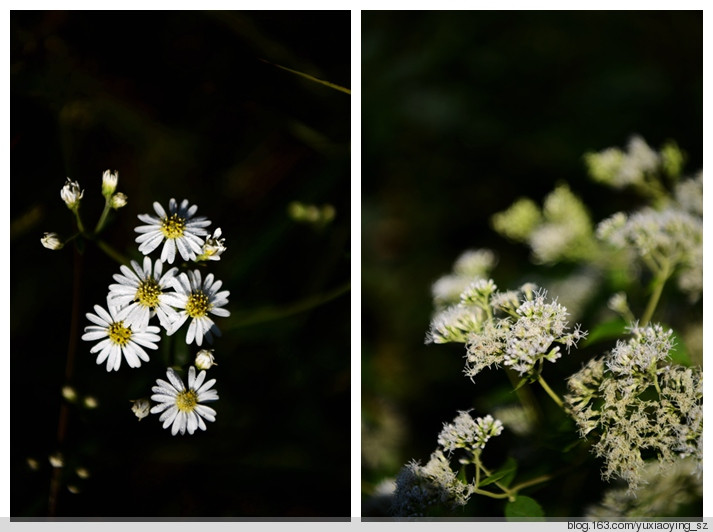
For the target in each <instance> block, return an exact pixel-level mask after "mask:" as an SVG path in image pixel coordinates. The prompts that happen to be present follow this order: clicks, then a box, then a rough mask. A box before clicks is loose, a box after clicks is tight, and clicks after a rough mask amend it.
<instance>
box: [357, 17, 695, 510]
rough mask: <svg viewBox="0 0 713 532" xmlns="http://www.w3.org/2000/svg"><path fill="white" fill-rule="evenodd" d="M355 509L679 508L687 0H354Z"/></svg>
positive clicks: (690, 308) (686, 496) (685, 373)
mask: <svg viewBox="0 0 713 532" xmlns="http://www.w3.org/2000/svg"><path fill="white" fill-rule="evenodd" d="M361 31H362V38H361V88H362V102H361V121H362V122H361V134H362V138H361V142H362V148H361V156H362V158H361V186H362V197H361V201H362V211H361V231H362V271H361V273H362V281H361V283H362V284H361V286H362V317H361V324H362V345H361V347H362V353H361V356H362V361H361V370H362V391H361V401H362V403H361V415H362V422H361V501H362V518H363V519H364V520H384V519H389V520H390V519H396V520H418V519H421V518H429V519H437V520H446V519H461V520H463V519H465V520H474V521H475V520H484V521H502V520H508V521H517V520H526V521H535V520H540V521H542V520H563V521H567V520H571V521H575V520H583V519H584V520H604V519H606V520H610V521H611V520H623V519H635V520H649V519H659V520H661V519H663V520H671V521H673V520H691V521H692V520H695V519H698V520H700V518H701V517H702V516H703V487H702V482H703V478H702V461H703V444H702V431H703V384H702V368H703V12H702V11H571V12H568V11H532V12H528V11H442V12H439V11H423V12H419V11H394V12H389V11H363V12H362V14H361Z"/></svg>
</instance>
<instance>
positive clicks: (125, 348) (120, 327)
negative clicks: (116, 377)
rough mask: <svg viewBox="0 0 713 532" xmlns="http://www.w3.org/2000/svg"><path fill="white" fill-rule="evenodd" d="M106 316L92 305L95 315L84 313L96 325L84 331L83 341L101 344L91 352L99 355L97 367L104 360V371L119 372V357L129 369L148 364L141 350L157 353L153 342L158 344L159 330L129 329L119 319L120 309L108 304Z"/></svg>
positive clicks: (102, 310) (100, 309)
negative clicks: (124, 360) (123, 359)
mask: <svg viewBox="0 0 713 532" xmlns="http://www.w3.org/2000/svg"><path fill="white" fill-rule="evenodd" d="M107 307H108V309H109V312H107V311H106V310H105V309H104V308H102V307H101V306H99V305H94V312H96V314H92V313H91V312H89V313H87V319H88V320H89V321H91V322H92V323H94V324H95V325H88V326H87V327H85V328H84V335H83V336H82V340H85V341H87V342H92V341H94V340H101V341H100V342H99V343H97V344H96V345H94V347H92V348H91V349H90V351H89V352H90V353H96V352H97V351H98V352H99V355H98V356H97V364H102V363H103V362H104V361H105V360H106V362H107V364H106V370H107V371H112V370H118V369H119V367H120V366H121V359H122V356H123V357H124V358H126V362H127V363H128V364H129V366H130V367H132V368H138V367H139V366H141V361H142V360H143V361H144V362H148V361H149V355H148V354H147V353H146V351H144V349H143V348H142V347H141V346H143V347H148V348H150V349H158V346H157V345H156V344H155V343H154V342H158V341H159V340H160V336H159V335H158V334H156V333H158V332H159V330H160V329H159V328H158V327H154V326H147V327H137V328H135V329H132V327H131V326H128V325H127V324H125V323H124V322H123V320H122V318H120V317H119V309H118V308H117V307H116V306H114V305H113V304H112V303H111V301H107Z"/></svg>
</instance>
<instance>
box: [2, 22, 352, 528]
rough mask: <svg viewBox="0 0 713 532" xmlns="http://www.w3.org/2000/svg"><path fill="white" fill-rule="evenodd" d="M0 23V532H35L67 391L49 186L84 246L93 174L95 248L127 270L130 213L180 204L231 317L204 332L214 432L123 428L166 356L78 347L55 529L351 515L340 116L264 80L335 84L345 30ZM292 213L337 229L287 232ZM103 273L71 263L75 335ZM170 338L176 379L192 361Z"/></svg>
mask: <svg viewBox="0 0 713 532" xmlns="http://www.w3.org/2000/svg"><path fill="white" fill-rule="evenodd" d="M10 23H11V24H10V25H11V28H10V29H11V36H10V37H11V58H10V59H11V65H10V66H11V72H10V74H11V77H10V88H11V93H10V96H11V125H10V130H11V152H10V153H11V176H10V177H11V181H10V183H11V195H12V201H11V249H10V254H11V279H12V289H11V302H10V304H11V323H10V328H11V353H10V370H11V378H12V389H11V393H12V397H13V400H12V414H11V427H10V428H11V448H10V464H11V478H10V486H11V488H10V491H11V500H10V504H11V515H12V516H14V517H41V516H45V515H47V511H48V494H49V489H50V476H51V467H50V464H49V462H48V456H49V455H50V454H52V453H54V452H55V451H57V450H58V449H57V427H58V417H59V412H60V404H61V401H62V399H61V395H60V390H61V388H62V386H63V385H64V384H65V379H64V377H63V375H64V373H65V360H66V357H67V349H68V340H69V336H70V331H69V329H70V323H71V322H70V315H71V308H72V286H73V268H74V256H73V250H72V248H71V246H68V247H67V248H65V249H64V250H61V251H49V250H47V249H45V248H43V247H42V246H41V245H40V237H41V236H42V234H43V233H44V232H45V231H55V232H58V233H60V234H61V235H62V236H63V237H67V236H69V235H70V234H71V233H72V231H73V226H72V223H73V221H72V217H71V214H70V212H69V211H68V210H67V208H66V207H65V205H64V204H63V202H62V201H61V200H60V194H59V192H60V189H61V188H62V186H63V184H64V182H65V178H66V177H67V176H68V177H70V178H71V179H72V180H76V181H78V182H79V183H80V185H81V187H82V188H83V189H84V190H85V192H84V199H83V200H82V206H81V211H82V213H83V217H84V221H85V224H86V225H87V226H89V227H93V226H94V224H95V223H96V221H97V218H98V216H99V214H100V212H101V209H102V207H103V198H102V196H101V175H102V172H103V171H104V170H106V169H111V170H118V172H119V185H118V190H119V191H121V192H124V193H125V194H126V195H127V196H128V198H129V203H128V205H127V206H126V207H125V208H123V209H121V210H120V211H118V212H116V213H114V216H113V218H112V220H111V222H110V224H109V226H108V228H107V230H106V231H105V233H104V237H105V238H106V240H107V241H108V242H109V243H110V244H111V245H113V246H114V247H115V248H117V249H118V250H120V251H121V252H123V253H125V254H126V255H127V256H129V257H131V258H134V259H139V258H140V255H139V253H138V251H137V246H136V244H135V242H134V238H135V236H136V233H134V231H133V229H134V227H135V226H137V225H139V223H140V222H139V221H138V220H137V218H136V216H137V214H140V213H151V214H153V209H152V203H153V202H154V201H158V202H160V203H161V204H162V205H163V206H164V207H165V206H166V205H167V204H168V200H169V198H171V197H175V198H176V199H177V200H178V201H181V200H182V199H183V198H188V199H189V200H190V202H191V203H192V204H197V205H198V207H199V210H198V215H203V216H206V217H208V218H209V219H210V220H212V222H213V225H212V226H211V230H212V229H214V228H216V227H221V228H222V230H223V236H224V237H225V239H226V242H225V243H226V246H227V251H226V252H225V254H224V255H223V257H222V260H221V261H219V262H211V263H209V264H208V266H207V268H206V270H205V271H206V272H207V271H210V272H213V273H214V274H215V276H216V278H218V279H221V280H222V281H223V289H227V290H230V303H229V305H228V307H227V308H228V309H229V310H230V311H231V312H232V315H231V317H230V318H217V319H216V322H217V324H218V326H219V327H220V328H221V330H222V332H223V336H222V338H219V339H217V340H216V341H215V343H214V345H213V347H214V349H215V356H216V361H217V362H218V366H217V367H215V368H212V369H211V370H210V372H209V374H210V376H211V377H214V378H216V379H217V384H216V386H215V388H216V389H217V390H218V392H219V395H220V400H219V401H218V402H217V403H214V406H215V409H216V410H217V411H218V414H217V420H216V422H215V423H208V425H209V426H208V430H207V431H206V432H201V431H198V432H197V433H196V434H194V435H193V436H188V435H186V436H183V437H180V436H176V437H172V436H171V434H170V431H169V430H164V429H162V428H161V424H160V423H159V422H158V419H157V416H155V415H152V416H150V417H148V418H147V419H144V420H142V421H141V422H138V421H137V419H136V417H134V414H133V413H132V412H131V410H130V406H131V403H130V402H129V399H135V398H138V397H141V396H145V395H149V394H150V393H151V392H150V387H151V386H152V385H153V384H154V382H155V380H156V379H157V378H165V370H166V362H165V353H166V352H167V351H168V346H167V345H163V344H166V342H165V341H164V342H162V346H161V347H160V349H159V351H157V352H152V353H153V355H152V360H151V362H150V363H145V364H144V365H142V367H141V368H139V369H130V368H128V366H127V365H126V364H125V363H124V364H122V367H121V369H120V370H119V372H118V374H117V373H114V372H112V373H107V372H106V370H105V366H97V365H96V364H95V355H92V354H90V353H89V349H90V347H91V345H92V344H90V343H87V342H82V341H81V340H80V341H79V345H78V348H77V353H76V359H75V364H74V375H73V379H72V380H71V384H72V385H73V386H74V387H75V388H76V390H77V392H78V393H79V394H80V398H83V397H85V396H92V397H94V398H95V399H96V400H97V401H98V404H99V406H98V408H96V409H85V408H82V407H81V406H77V405H71V406H70V409H69V412H70V417H69V424H68V432H67V437H66V440H65V441H64V443H63V445H62V446H61V448H60V450H61V451H62V452H63V453H64V456H65V462H66V465H65V468H64V470H63V485H62V489H61V490H60V493H59V500H58V510H57V513H58V515H60V516H70V517H71V516H89V517H98V518H101V517H123V516H129V517H164V516H166V517H167V516H176V517H261V516H266V517H286V518H290V517H310V516H318V517H339V516H341V517H344V516H349V514H350V497H349V493H350V483H349V466H350V441H351V440H350V433H349V428H350V422H349V415H348V412H349V411H350V386H349V383H350V354H349V336H350V292H349V283H350V257H349V249H350V97H349V95H348V94H345V93H343V92H339V91H337V90H334V89H332V88H328V87H326V86H324V85H322V84H319V83H316V82H314V81H309V80H306V79H304V78H303V77H300V76H297V75H295V74H292V73H289V72H286V71H284V70H281V69H278V68H276V67H275V66H273V65H272V64H269V63H266V62H265V61H269V62H270V63H275V64H279V65H283V66H285V67H288V68H291V69H294V70H297V71H300V72H304V73H307V74H309V75H312V76H315V77H317V78H320V79H323V80H327V81H329V82H332V83H335V84H338V85H341V86H343V87H347V88H348V87H350V46H351V42H350V13H349V12H348V11H341V12H336V11H335V12H327V11H323V12H320V11H303V12H281V11H271V12H216V11H208V12H202V11H190V12H189V11H186V12H181V11H163V12H162V11H140V12H129V11H119V12H114V11H97V12H88V11H69V12H47V11H32V12H17V11H14V12H11V17H10ZM293 201H300V202H303V203H305V204H314V205H317V206H323V205H331V206H332V207H333V208H334V210H335V217H334V219H333V220H332V221H331V223H329V224H327V225H325V226H323V227H317V226H315V225H314V224H309V223H299V222H297V221H295V220H293V219H291V218H290V216H289V215H288V206H289V205H290V203H291V202H293ZM154 255H155V257H154V258H157V257H158V253H157V252H155V253H154ZM118 271H119V269H118V264H117V263H116V262H114V261H113V260H112V259H110V258H109V257H107V256H106V255H105V254H103V253H102V252H101V251H99V250H98V249H97V248H96V247H95V246H93V245H87V246H86V250H85V253H84V255H83V270H82V273H81V291H80V296H81V297H80V300H79V309H80V312H81V319H80V328H83V327H84V326H85V325H86V324H87V323H88V322H87V321H86V319H85V318H84V314H85V313H86V312H88V311H91V310H92V307H93V306H94V305H95V304H102V305H103V304H105V298H106V292H107V289H108V288H107V287H108V284H109V283H110V282H113V280H112V274H114V273H118ZM79 332H80V333H81V331H79ZM184 338H185V330H182V331H181V332H179V333H178V334H177V335H176V336H174V337H173V339H174V340H173V342H174V345H175V346H176V349H177V354H178V356H179V358H180V357H183V358H180V359H181V360H183V361H185V362H188V361H190V360H192V357H193V356H194V355H195V352H196V351H197V350H198V348H196V346H195V345H192V346H190V348H188V349H186V348H185V343H184V342H183V339H184ZM203 347H206V346H205V345H204V346H203ZM28 458H29V459H31V460H30V462H29V463H28ZM32 460H34V462H33V461H32ZM30 465H33V467H30ZM77 466H81V467H84V468H86V469H87V470H88V471H89V472H90V475H91V476H90V477H89V478H86V479H82V478H79V477H78V476H77V474H76V471H75V468H76V467H77ZM67 486H73V489H74V490H75V491H77V492H78V493H71V492H70V491H69V490H68V489H67Z"/></svg>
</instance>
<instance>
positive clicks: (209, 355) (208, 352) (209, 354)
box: [195, 349, 218, 369]
mask: <svg viewBox="0 0 713 532" xmlns="http://www.w3.org/2000/svg"><path fill="white" fill-rule="evenodd" d="M195 365H196V367H197V368H198V369H209V368H210V367H211V366H217V365H218V364H216V363H215V357H214V356H213V349H201V350H200V351H198V354H197V355H196V362H195Z"/></svg>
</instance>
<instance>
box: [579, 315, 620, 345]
mask: <svg viewBox="0 0 713 532" xmlns="http://www.w3.org/2000/svg"><path fill="white" fill-rule="evenodd" d="M627 326H628V324H627V323H626V322H625V321H624V320H623V319H621V318H615V319H613V320H611V321H605V322H604V323H600V324H599V325H597V326H596V327H594V329H592V330H591V331H589V334H588V335H587V337H586V338H585V339H584V341H583V342H582V347H588V346H590V345H592V344H596V343H597V342H601V341H602V340H611V339H612V338H617V337H619V336H621V335H623V334H624V333H626V327H627Z"/></svg>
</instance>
